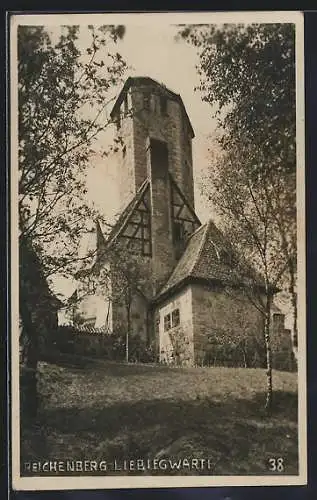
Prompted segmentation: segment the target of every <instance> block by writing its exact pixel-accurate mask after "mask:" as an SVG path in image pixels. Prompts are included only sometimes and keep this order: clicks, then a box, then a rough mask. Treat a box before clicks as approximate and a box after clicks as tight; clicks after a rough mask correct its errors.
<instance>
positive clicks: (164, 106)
mask: <svg viewBox="0 0 317 500" xmlns="http://www.w3.org/2000/svg"><path fill="white" fill-rule="evenodd" d="M160 107H161V114H162V115H165V116H166V115H167V98H166V97H165V96H163V95H162V96H161V97H160Z"/></svg>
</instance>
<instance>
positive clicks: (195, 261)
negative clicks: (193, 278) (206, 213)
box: [189, 221, 209, 274]
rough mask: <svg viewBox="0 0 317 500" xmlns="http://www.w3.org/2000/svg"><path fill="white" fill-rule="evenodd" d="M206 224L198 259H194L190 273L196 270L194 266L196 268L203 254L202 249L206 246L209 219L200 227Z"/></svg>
mask: <svg viewBox="0 0 317 500" xmlns="http://www.w3.org/2000/svg"><path fill="white" fill-rule="evenodd" d="M204 226H205V229H204V230H205V233H204V235H203V237H202V240H201V242H200V247H199V250H198V252H197V255H196V259H195V260H194V262H193V265H192V267H191V269H190V271H189V274H192V272H193V271H194V268H195V266H196V264H197V262H198V261H199V259H200V256H201V254H202V251H203V248H204V246H205V242H206V239H207V233H208V226H209V221H208V222H206V223H205V224H203V225H202V226H200V228H199V229H202V228H204Z"/></svg>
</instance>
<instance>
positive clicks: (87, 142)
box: [18, 26, 126, 274]
mask: <svg viewBox="0 0 317 500" xmlns="http://www.w3.org/2000/svg"><path fill="white" fill-rule="evenodd" d="M81 29H82V28H81ZM86 31H87V34H88V37H90V42H89V45H88V47H86V48H85V49H80V48H79V47H80V44H79V37H80V35H81V31H80V28H79V27H78V26H63V27H61V32H60V34H59V36H57V39H56V40H54V36H55V38H56V32H54V33H52V34H50V33H49V31H48V29H46V28H44V27H43V26H36V27H35V26H20V27H19V29H18V82H19V86H18V89H19V91H18V100H19V101H18V102H19V226H20V237H21V238H28V239H30V240H31V241H32V244H33V247H34V249H35V250H36V252H37V253H38V255H40V256H41V264H42V266H43V268H44V270H45V273H46V274H48V273H52V272H54V271H56V270H61V271H62V272H67V267H68V266H69V265H70V266H71V265H72V263H73V261H74V259H75V260H76V257H77V251H78V241H79V239H80V237H81V235H82V232H83V230H85V223H86V221H87V218H88V217H92V216H93V215H94V210H93V208H92V207H91V206H90V205H89V204H88V202H87V199H86V198H85V195H86V188H85V171H86V169H87V166H88V162H89V158H90V156H91V154H92V152H93V148H94V146H95V144H96V139H97V138H98V136H100V134H101V133H103V132H104V131H105V129H106V127H108V125H109V124H110V119H109V118H108V117H107V113H106V107H107V104H109V102H110V101H111V99H110V96H111V89H112V88H113V87H114V86H115V85H116V84H117V83H118V82H119V81H120V80H121V77H122V75H123V72H124V70H125V67H126V65H125V62H124V61H123V60H122V58H121V56H120V54H118V53H116V52H115V51H114V47H115V41H116V40H117V39H118V37H122V36H123V34H124V30H123V29H122V27H120V26H119V27H114V26H100V27H99V28H94V27H93V26H88V27H87V30H86ZM88 39H89V38H88Z"/></svg>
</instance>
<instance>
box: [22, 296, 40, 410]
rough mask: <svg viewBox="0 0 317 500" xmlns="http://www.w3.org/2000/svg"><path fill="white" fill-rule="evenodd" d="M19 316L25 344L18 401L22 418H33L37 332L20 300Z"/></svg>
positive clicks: (28, 312)
mask: <svg viewBox="0 0 317 500" xmlns="http://www.w3.org/2000/svg"><path fill="white" fill-rule="evenodd" d="M20 315H21V321H22V329H23V335H22V337H23V338H24V339H25V344H24V345H23V346H22V348H23V361H24V364H23V365H22V366H21V379H20V380H21V387H20V400H21V402H23V403H24V404H23V405H22V406H23V407H21V410H22V411H23V414H24V416H29V417H30V418H34V417H35V416H36V414H37V410H38V394H37V364H38V332H37V331H36V328H35V325H34V322H33V321H32V314H31V312H30V310H29V309H28V306H27V304H26V302H25V301H24V300H23V299H22V298H21V299H20Z"/></svg>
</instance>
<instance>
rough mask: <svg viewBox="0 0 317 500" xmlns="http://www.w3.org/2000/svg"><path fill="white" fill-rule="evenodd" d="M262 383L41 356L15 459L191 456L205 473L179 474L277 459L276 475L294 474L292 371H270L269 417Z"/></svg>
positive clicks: (240, 371) (212, 371) (239, 371)
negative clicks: (34, 415) (37, 404)
mask: <svg viewBox="0 0 317 500" xmlns="http://www.w3.org/2000/svg"><path fill="white" fill-rule="evenodd" d="M265 382H266V381H265V372H264V370H261V369H244V368H223V367H215V368H171V367H167V366H158V365H156V366H155V365H139V364H129V365H126V364H123V363H114V362H103V361H92V360H90V361H88V360H87V361H86V363H84V364H81V365H80V366H79V365H78V366H75V365H70V366H65V365H64V366H61V365H59V366H57V365H54V364H47V363H41V365H40V388H41V393H42V405H41V409H40V412H39V416H38V419H37V422H36V423H33V425H32V426H30V425H29V426H27V425H24V427H23V428H22V443H21V463H22V464H23V463H24V462H25V461H30V460H38V459H39V457H41V458H43V459H55V460H56V459H61V460H65V459H72V460H75V459H76V460H81V459H82V460H84V459H91V460H110V461H111V460H112V459H113V458H116V459H117V460H118V461H122V460H123V459H136V458H140V457H142V458H144V459H151V460H153V459H155V458H165V457H168V458H173V459H176V458H191V457H195V458H209V459H210V463H212V470H208V471H206V470H205V471H203V472H201V471H200V472H197V471H190V470H189V469H186V470H183V471H182V474H195V473H196V474H197V473H200V474H201V473H208V474H213V475H223V474H226V475H227V474H230V475H233V474H240V475H241V474H242V475H245V474H259V475H264V474H267V473H269V472H268V471H269V462H268V461H269V459H270V458H282V459H283V471H282V472H280V473H285V474H297V473H298V469H297V459H298V457H297V374H296V373H286V372H274V374H273V383H274V389H275V394H274V396H275V398H274V402H275V409H274V412H273V414H272V415H271V416H268V415H267V414H266V413H265V411H264V401H265ZM21 420H22V422H23V419H21ZM112 473H113V472H112ZM117 473H120V472H117ZM131 473H133V472H131ZM138 473H139V474H140V472H138ZM147 473H148V472H147ZM155 473H157V472H155V471H151V474H155ZM160 473H162V472H160ZM165 473H166V472H165ZM168 473H170V474H173V473H174V474H175V471H169V472H168Z"/></svg>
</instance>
